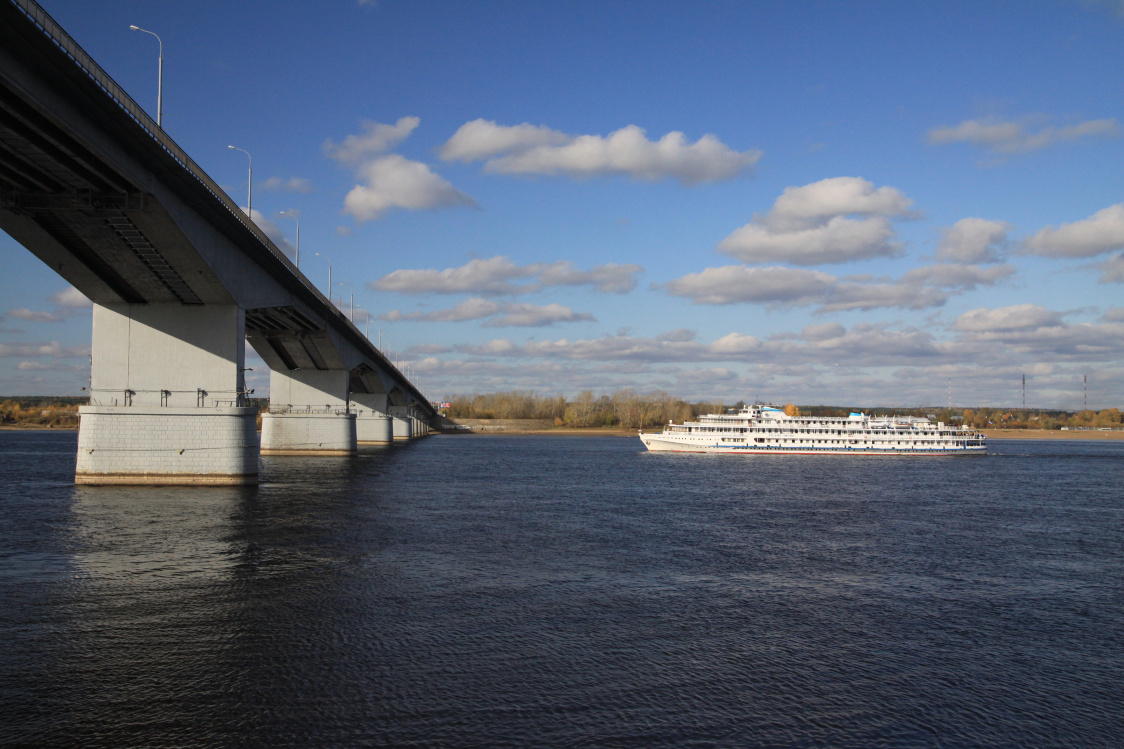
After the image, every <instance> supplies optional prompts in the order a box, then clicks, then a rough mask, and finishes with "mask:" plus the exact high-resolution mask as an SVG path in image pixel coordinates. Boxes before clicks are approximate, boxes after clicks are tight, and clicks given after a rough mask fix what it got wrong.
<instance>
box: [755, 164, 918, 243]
mask: <svg viewBox="0 0 1124 749" xmlns="http://www.w3.org/2000/svg"><path fill="white" fill-rule="evenodd" d="M912 205H913V201H912V200H910V199H909V198H907V197H906V196H905V195H903V194H902V193H900V192H899V191H898V190H896V189H894V188H893V187H879V188H877V189H875V187H874V184H873V183H871V182H869V181H867V180H865V179H862V178H861V177H831V178H828V179H822V180H820V181H819V182H813V183H811V184H809V185H804V186H802V187H786V188H785V190H784V192H783V193H781V196H780V197H779V198H777V199H776V201H775V202H774V203H773V208H772V210H770V211H769V213H768V214H766V215H765V217H764V218H763V219H762V223H763V224H765V225H766V226H770V227H773V228H775V229H778V230H781V231H785V230H790V229H799V228H804V227H809V226H818V225H820V224H822V223H823V222H824V221H826V220H828V219H830V218H832V217H835V216H848V215H856V216H907V215H909V212H910V207H911V206H912Z"/></svg>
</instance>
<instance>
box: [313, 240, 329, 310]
mask: <svg viewBox="0 0 1124 749" xmlns="http://www.w3.org/2000/svg"><path fill="white" fill-rule="evenodd" d="M312 254H314V255H316V256H317V257H322V258H324V259H325V260H327V261H328V302H329V303H331V301H332V258H330V257H328V256H327V255H323V254H321V253H319V252H314V253H312Z"/></svg>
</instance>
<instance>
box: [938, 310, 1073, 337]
mask: <svg viewBox="0 0 1124 749" xmlns="http://www.w3.org/2000/svg"><path fill="white" fill-rule="evenodd" d="M1061 321H1062V316H1061V313H1059V312H1053V311H1051V310H1048V309H1046V308H1045V307H1040V306H1038V305H1037V304H1016V305H1012V306H1010V307H999V308H996V309H989V308H986V307H981V308H980V309H974V310H971V311H970V312H965V313H964V314H962V315H960V317H958V318H956V321H955V322H954V323H953V324H952V329H953V330H960V331H970V332H974V333H980V332H991V331H997V330H1030V329H1034V328H1041V327H1044V326H1056V325H1059V324H1061Z"/></svg>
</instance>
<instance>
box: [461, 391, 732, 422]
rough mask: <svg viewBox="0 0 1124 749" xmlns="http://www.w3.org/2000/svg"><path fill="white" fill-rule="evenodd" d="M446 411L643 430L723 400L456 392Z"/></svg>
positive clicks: (472, 416) (658, 393)
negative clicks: (691, 401) (569, 396)
mask: <svg viewBox="0 0 1124 749" xmlns="http://www.w3.org/2000/svg"><path fill="white" fill-rule="evenodd" d="M448 401H449V403H450V404H451V405H450V407H449V408H448V409H446V410H445V414H446V416H448V417H449V418H450V419H454V420H455V419H548V420H550V421H552V422H553V423H554V425H555V426H559V427H620V428H624V429H640V428H642V427H649V426H657V425H660V424H666V423H667V422H668V421H671V420H674V421H682V420H683V419H693V418H695V417H696V416H698V415H699V414H701V413H713V412H716V411H721V410H722V409H723V408H724V406H723V405H722V404H721V403H687V402H686V401H684V400H681V399H679V398H676V397H674V396H671V395H668V394H667V393H665V392H663V391H662V390H661V391H656V392H652V393H638V392H636V391H635V390H632V389H631V388H624V389H622V390H617V391H616V392H614V393H612V394H611V395H594V394H593V391H592V390H583V391H582V392H580V393H578V395H577V397H575V398H573V399H567V398H566V396H564V395H561V394H559V395H554V396H543V395H536V394H535V393H533V392H531V391H525V390H512V391H508V392H501V393H488V394H485V395H454V396H453V397H452V398H449V399H448Z"/></svg>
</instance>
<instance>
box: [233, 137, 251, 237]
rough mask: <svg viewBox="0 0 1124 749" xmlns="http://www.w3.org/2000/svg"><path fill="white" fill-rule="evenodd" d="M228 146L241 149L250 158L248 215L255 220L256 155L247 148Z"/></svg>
mask: <svg viewBox="0 0 1124 749" xmlns="http://www.w3.org/2000/svg"><path fill="white" fill-rule="evenodd" d="M227 148H233V149H234V150H235V151H241V152H242V153H244V154H246V158H247V159H249V160H250V176H249V177H248V178H247V182H246V215H247V216H249V217H250V220H251V221H253V220H254V203H253V199H254V157H253V156H251V155H250V152H249V151H247V150H246V149H245V148H237V147H235V146H227Z"/></svg>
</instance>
